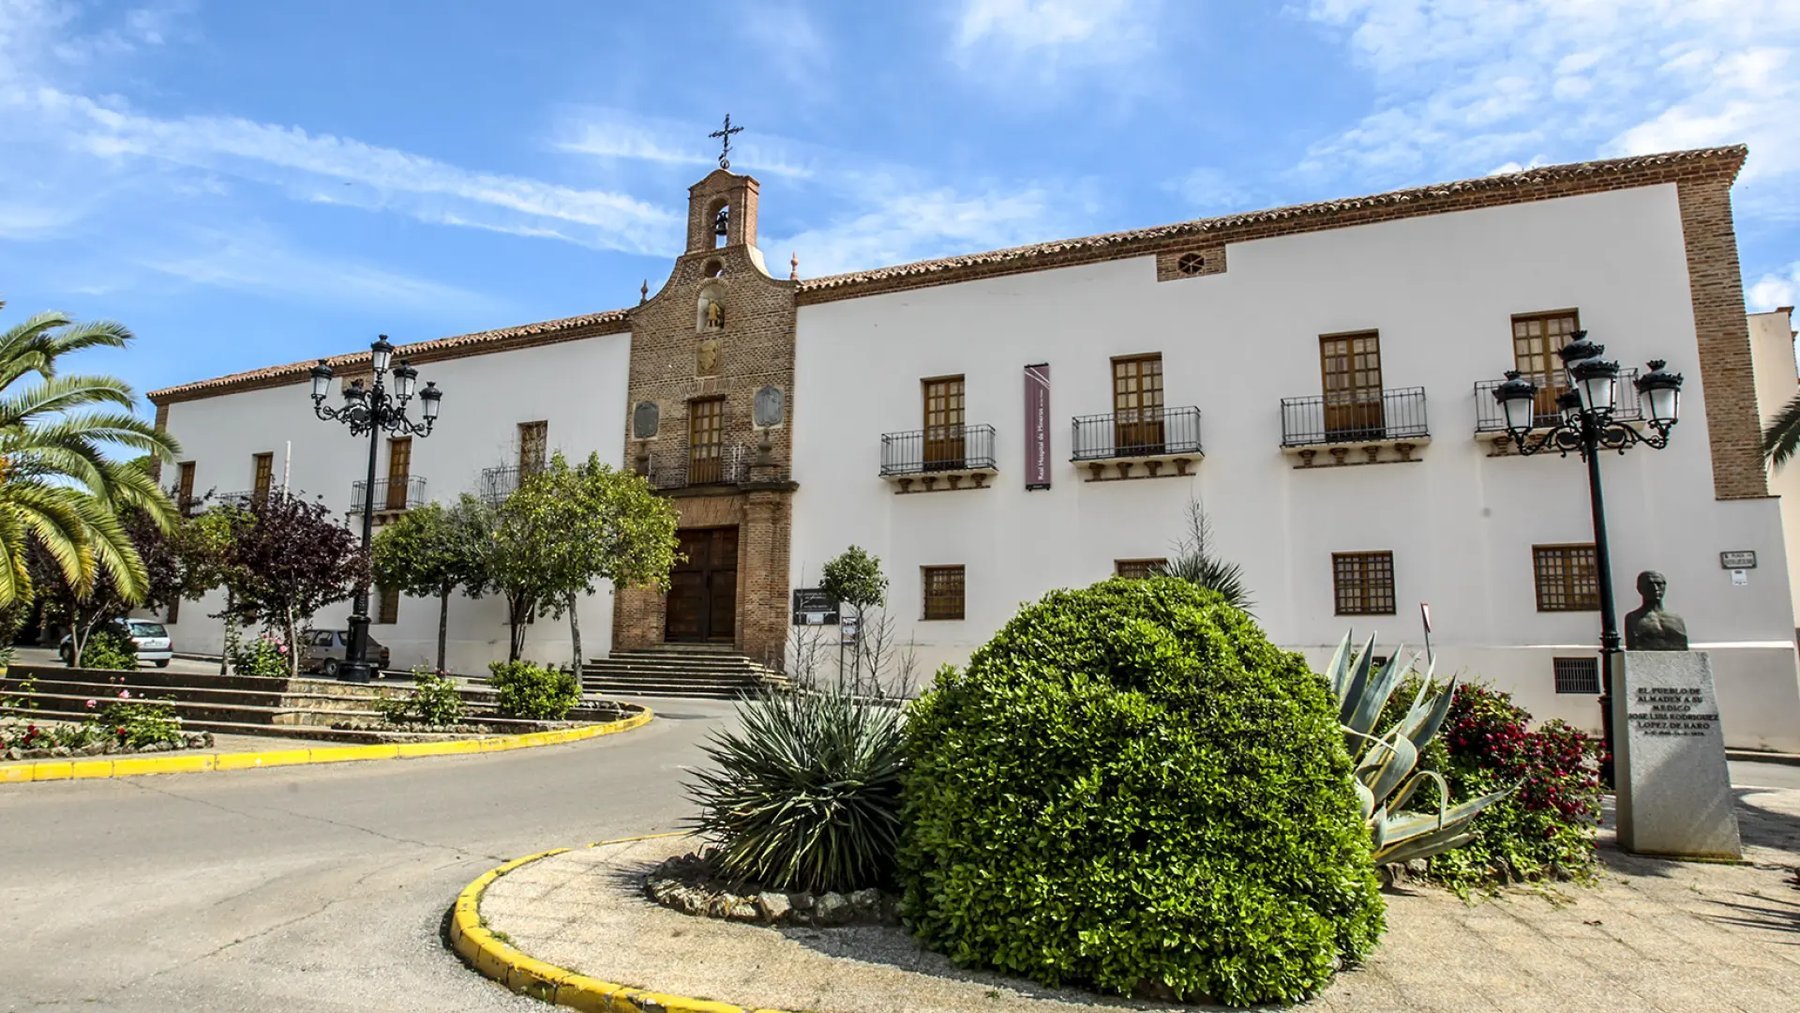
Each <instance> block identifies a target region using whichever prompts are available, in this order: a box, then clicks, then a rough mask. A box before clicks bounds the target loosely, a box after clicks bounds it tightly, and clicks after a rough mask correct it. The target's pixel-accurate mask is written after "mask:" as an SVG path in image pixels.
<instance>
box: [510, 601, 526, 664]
mask: <svg viewBox="0 0 1800 1013" xmlns="http://www.w3.org/2000/svg"><path fill="white" fill-rule="evenodd" d="M524 604H525V603H524V602H523V601H521V600H520V599H518V598H516V597H514V596H512V595H510V594H509V595H507V596H506V622H507V625H509V626H511V627H512V635H511V636H510V637H509V638H508V639H507V645H506V660H507V661H518V660H519V655H521V654H523V653H525V610H524V607H523V606H524Z"/></svg>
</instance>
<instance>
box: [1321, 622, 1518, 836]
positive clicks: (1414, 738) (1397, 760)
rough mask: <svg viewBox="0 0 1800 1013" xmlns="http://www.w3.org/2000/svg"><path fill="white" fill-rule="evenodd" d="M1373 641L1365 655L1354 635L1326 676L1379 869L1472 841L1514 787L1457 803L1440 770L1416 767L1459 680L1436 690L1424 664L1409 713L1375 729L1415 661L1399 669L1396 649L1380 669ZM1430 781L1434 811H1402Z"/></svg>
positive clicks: (1340, 647) (1335, 656) (1429, 668)
mask: <svg viewBox="0 0 1800 1013" xmlns="http://www.w3.org/2000/svg"><path fill="white" fill-rule="evenodd" d="M1374 653H1375V638H1374V637H1373V636H1371V637H1370V638H1369V640H1368V642H1367V643H1365V644H1364V645H1363V646H1362V648H1361V649H1360V650H1352V649H1351V646H1350V634H1348V633H1346V634H1344V639H1343V640H1342V641H1340V642H1339V643H1338V647H1337V651H1336V652H1335V653H1334V654H1332V656H1331V664H1330V666H1329V667H1328V668H1327V670H1326V673H1325V677H1326V679H1328V680H1329V681H1330V682H1331V689H1332V692H1334V693H1335V694H1337V699H1338V708H1339V709H1338V723H1339V724H1341V725H1343V728H1344V745H1345V747H1346V748H1348V749H1349V750H1350V758H1351V760H1352V761H1353V762H1354V763H1355V764H1356V794H1357V797H1358V798H1360V799H1361V800H1362V806H1363V817H1364V818H1365V819H1367V820H1368V821H1369V834H1370V840H1371V848H1370V850H1371V852H1372V853H1373V857H1374V859H1375V864H1377V865H1387V864H1390V863H1398V862H1407V861H1411V860H1412V859H1415V858H1430V857H1431V856H1432V855H1435V854H1439V853H1440V852H1445V851H1449V850H1450V849H1452V848H1456V847H1460V846H1462V845H1464V844H1467V843H1468V842H1469V841H1470V840H1472V839H1473V838H1474V834H1473V832H1471V831H1470V829H1469V825H1470V823H1471V822H1473V821H1474V819H1475V817H1476V816H1477V815H1479V814H1480V813H1481V811H1482V810H1483V809H1486V808H1487V807H1488V806H1491V805H1493V804H1494V803H1495V802H1498V801H1500V800H1501V799H1503V798H1505V797H1506V796H1508V795H1510V794H1512V789H1511V788H1508V789H1506V790H1504V791H1497V792H1494V793H1493V794H1491V795H1483V796H1481V797H1480V798H1474V799H1470V800H1469V801H1467V802H1464V803H1462V804H1461V805H1456V806H1452V805H1450V804H1449V802H1450V789H1449V786H1448V785H1447V784H1445V783H1444V778H1443V775H1441V774H1439V773H1438V772H1437V771H1435V770H1416V769H1414V768H1416V767H1417V766H1418V765H1419V757H1420V755H1421V754H1422V753H1423V752H1424V750H1425V744H1426V743H1428V742H1430V741H1431V740H1432V739H1433V738H1434V737H1436V735H1437V733H1438V731H1439V730H1440V729H1442V728H1443V727H1444V718H1445V716H1446V715H1448V714H1449V713H1450V699H1451V696H1452V695H1453V694H1454V693H1455V691H1456V680H1455V679H1454V678H1453V679H1451V680H1450V681H1449V683H1448V684H1445V685H1442V686H1439V685H1438V684H1436V683H1435V682H1433V681H1432V665H1431V664H1427V666H1426V670H1425V673H1424V678H1423V679H1422V680H1421V681H1420V683H1419V691H1418V693H1417V694H1416V695H1415V696H1414V697H1413V702H1412V705H1411V706H1410V707H1408V708H1407V711H1406V714H1405V715H1404V716H1403V717H1401V719H1400V720H1399V721H1398V722H1396V723H1395V724H1394V726H1393V727H1392V728H1389V729H1388V730H1387V731H1385V732H1382V733H1380V734H1376V732H1375V724H1376V722H1377V721H1378V720H1379V719H1380V717H1381V711H1382V708H1384V707H1386V706H1387V702H1388V697H1390V696H1392V695H1393V692H1394V689H1395V687H1397V686H1399V685H1400V682H1401V679H1402V678H1404V676H1405V674H1406V672H1407V671H1409V670H1411V669H1412V668H1413V667H1414V666H1415V665H1416V664H1417V663H1418V657H1417V656H1416V655H1415V656H1414V658H1413V661H1412V663H1410V664H1407V665H1404V666H1403V665H1401V664H1400V652H1399V651H1395V652H1394V654H1393V655H1392V656H1390V657H1389V658H1388V660H1387V661H1386V662H1385V663H1383V664H1382V665H1381V667H1380V668H1379V669H1377V668H1376V667H1375V665H1374ZM1426 782H1430V783H1431V784H1432V785H1434V786H1435V787H1436V788H1437V796H1438V806H1437V812H1435V813H1429V812H1424V813H1421V812H1409V811H1407V810H1406V809H1404V808H1403V807H1404V806H1405V805H1406V804H1407V803H1408V802H1410V801H1412V798H1413V796H1414V795H1415V794H1417V793H1418V790H1419V788H1420V787H1421V786H1423V785H1424V784H1425V783H1426Z"/></svg>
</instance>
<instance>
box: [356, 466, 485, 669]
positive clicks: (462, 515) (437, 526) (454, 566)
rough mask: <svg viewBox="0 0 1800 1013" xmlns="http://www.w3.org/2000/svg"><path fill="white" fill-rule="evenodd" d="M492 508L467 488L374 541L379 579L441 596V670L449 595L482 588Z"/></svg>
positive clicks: (404, 518) (404, 519)
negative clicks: (454, 499)
mask: <svg viewBox="0 0 1800 1013" xmlns="http://www.w3.org/2000/svg"><path fill="white" fill-rule="evenodd" d="M492 527H493V510H492V508H490V507H488V506H487V505H486V504H484V503H482V502H481V501H480V500H478V499H476V498H475V497H473V496H471V495H469V494H468V493H464V494H463V496H462V499H460V500H458V501H457V502H456V503H455V504H453V505H451V506H449V507H445V506H443V505H442V504H440V503H427V504H426V505H424V506H422V507H419V508H417V509H414V510H408V511H407V512H406V513H404V514H402V515H401V516H400V519H399V520H397V521H395V522H394V523H393V524H390V525H388V526H387V527H386V528H384V529H383V530H382V532H381V533H380V534H379V535H376V536H375V542H374V544H373V545H372V546H371V556H372V558H371V560H370V562H371V563H372V565H373V566H374V569H375V582H376V583H378V584H380V585H382V586H383V587H390V588H396V589H398V590H399V591H400V592H401V593H403V594H408V595H412V596H414V597H417V598H423V597H426V596H428V595H431V596H436V597H437V599H438V641H437V670H438V671H440V672H441V671H443V670H444V646H445V642H446V640H447V639H448V638H449V632H450V595H451V594H453V593H454V592H455V591H456V589H457V588H459V587H475V588H479V587H480V586H481V585H482V583H483V582H484V581H485V579H486V571H485V568H484V563H485V560H486V555H487V554H486V541H487V539H488V537H489V534H490V531H491V529H492Z"/></svg>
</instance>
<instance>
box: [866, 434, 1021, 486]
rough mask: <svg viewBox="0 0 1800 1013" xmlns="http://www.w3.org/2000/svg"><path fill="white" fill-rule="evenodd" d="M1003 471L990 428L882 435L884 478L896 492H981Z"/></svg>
mask: <svg viewBox="0 0 1800 1013" xmlns="http://www.w3.org/2000/svg"><path fill="white" fill-rule="evenodd" d="M999 470H1000V468H999V464H998V462H997V461H996V460H995V458H994V427H993V426H990V425H986V424H977V425H955V426H931V427H928V428H925V429H914V430H911V431H909V432H902V433H883V434H881V477H882V478H885V479H887V480H888V481H890V482H893V483H894V484H895V485H896V486H898V488H897V489H896V490H895V491H896V492H902V493H907V492H931V491H935V490H938V489H980V488H982V487H984V486H985V485H986V484H987V479H988V476H989V475H994V474H997V473H998V472H999Z"/></svg>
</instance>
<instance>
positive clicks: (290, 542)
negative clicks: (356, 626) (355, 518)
mask: <svg viewBox="0 0 1800 1013" xmlns="http://www.w3.org/2000/svg"><path fill="white" fill-rule="evenodd" d="M221 512H222V513H223V514H224V515H225V516H227V517H228V518H229V519H230V526H231V543H230V547H229V549H228V550H227V552H226V556H225V579H226V586H227V588H228V589H229V591H230V600H229V603H228V604H227V606H226V615H227V616H228V617H229V618H231V619H235V620H237V621H240V622H245V623H261V624H262V625H264V626H271V627H275V628H277V629H279V630H280V631H281V632H282V635H283V636H284V637H285V638H286V641H287V645H288V674H289V675H298V674H299V671H300V651H299V650H298V649H297V645H298V643H299V634H300V625H301V623H302V622H304V621H306V620H308V619H310V618H311V617H312V615H313V613H315V612H317V611H318V610H320V609H322V608H324V607H325V606H327V605H330V604H332V603H333V602H340V601H343V600H345V599H346V598H349V597H350V595H351V594H352V593H353V592H354V591H355V589H356V588H357V586H358V585H362V586H367V583H368V580H369V563H368V557H367V556H365V555H364V554H363V552H362V547H361V546H360V545H359V544H358V543H357V538H356V536H355V535H353V534H351V533H350V529H349V528H347V527H345V526H344V525H342V524H340V523H338V522H337V521H336V520H335V519H334V518H333V517H332V516H331V511H329V510H328V509H326V507H325V505H324V504H323V503H320V502H317V501H316V500H315V501H307V500H303V499H300V498H299V497H297V496H290V495H287V494H285V493H272V494H270V495H269V496H267V497H265V498H264V499H261V500H259V501H256V502H253V503H251V504H250V506H249V507H248V508H240V509H228V510H225V511H221Z"/></svg>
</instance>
